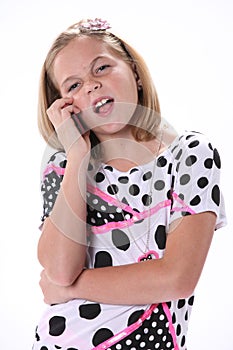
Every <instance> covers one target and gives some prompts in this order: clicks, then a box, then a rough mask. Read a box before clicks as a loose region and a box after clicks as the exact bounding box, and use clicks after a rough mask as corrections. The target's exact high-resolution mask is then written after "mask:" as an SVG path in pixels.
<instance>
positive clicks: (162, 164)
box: [157, 156, 167, 168]
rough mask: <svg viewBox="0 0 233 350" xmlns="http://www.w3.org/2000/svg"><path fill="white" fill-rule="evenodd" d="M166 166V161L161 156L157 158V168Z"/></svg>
mask: <svg viewBox="0 0 233 350" xmlns="http://www.w3.org/2000/svg"><path fill="white" fill-rule="evenodd" d="M166 164H167V159H166V158H165V157H164V156H161V157H159V158H158V160H157V166H158V167H160V168H162V167H164V166H166Z"/></svg>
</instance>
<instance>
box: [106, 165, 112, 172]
mask: <svg viewBox="0 0 233 350" xmlns="http://www.w3.org/2000/svg"><path fill="white" fill-rule="evenodd" d="M104 169H105V170H108V171H111V172H113V167H112V166H111V165H106V166H105V167H104Z"/></svg>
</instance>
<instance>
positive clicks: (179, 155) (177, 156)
mask: <svg viewBox="0 0 233 350" xmlns="http://www.w3.org/2000/svg"><path fill="white" fill-rule="evenodd" d="M182 153H183V151H182V149H180V150H179V152H178V153H177V155H176V156H175V159H176V160H179V159H180V157H181V155H182Z"/></svg>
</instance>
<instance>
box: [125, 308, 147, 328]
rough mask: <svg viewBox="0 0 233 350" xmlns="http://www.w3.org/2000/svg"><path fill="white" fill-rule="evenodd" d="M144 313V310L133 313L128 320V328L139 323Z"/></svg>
mask: <svg viewBox="0 0 233 350" xmlns="http://www.w3.org/2000/svg"><path fill="white" fill-rule="evenodd" d="M143 313H144V310H137V311H135V312H133V313H132V314H131V315H130V316H129V318H128V326H130V325H131V324H133V323H135V322H137V321H138V319H139V318H140V316H142V315H143Z"/></svg>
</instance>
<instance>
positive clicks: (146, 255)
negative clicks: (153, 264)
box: [138, 250, 159, 262]
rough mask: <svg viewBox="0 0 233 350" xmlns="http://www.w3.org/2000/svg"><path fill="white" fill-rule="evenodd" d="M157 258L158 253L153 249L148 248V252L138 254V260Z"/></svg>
mask: <svg viewBox="0 0 233 350" xmlns="http://www.w3.org/2000/svg"><path fill="white" fill-rule="evenodd" d="M158 258H159V254H158V253H157V252H155V251H154V250H149V251H148V252H146V253H144V254H143V255H141V256H139V258H138V262H140V261H147V260H152V259H158Z"/></svg>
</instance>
